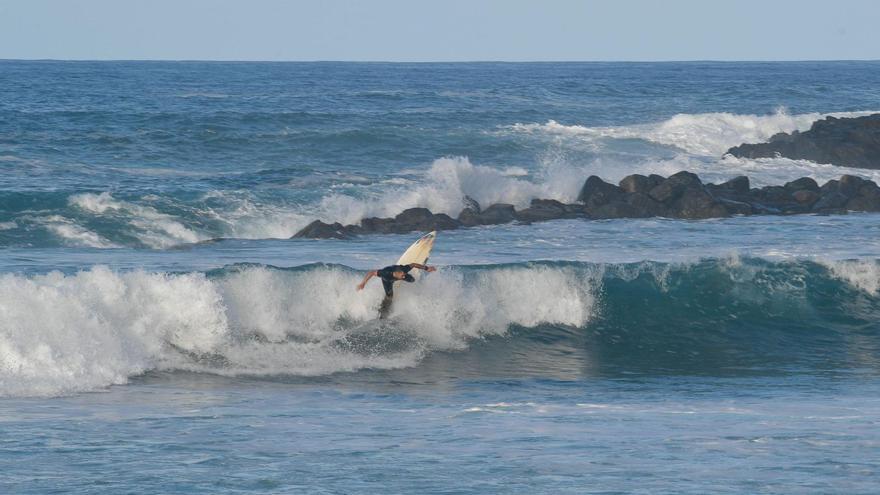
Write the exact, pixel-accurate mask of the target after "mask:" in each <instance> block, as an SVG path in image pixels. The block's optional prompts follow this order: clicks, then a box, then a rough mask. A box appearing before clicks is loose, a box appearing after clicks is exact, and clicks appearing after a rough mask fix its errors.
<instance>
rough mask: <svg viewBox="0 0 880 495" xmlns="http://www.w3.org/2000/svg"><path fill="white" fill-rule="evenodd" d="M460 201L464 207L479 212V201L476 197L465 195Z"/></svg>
mask: <svg viewBox="0 0 880 495" xmlns="http://www.w3.org/2000/svg"><path fill="white" fill-rule="evenodd" d="M462 201H463V202H464V209H466V210H473V211H475V212H477V213H480V203H478V202H477V200H476V199H474V198H472V197H470V196H467V195H466V196H465V197H464V199H462Z"/></svg>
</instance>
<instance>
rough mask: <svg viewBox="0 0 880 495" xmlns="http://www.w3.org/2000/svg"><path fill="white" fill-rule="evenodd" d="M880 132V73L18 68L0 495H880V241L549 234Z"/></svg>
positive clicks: (825, 229) (851, 220)
mask: <svg viewBox="0 0 880 495" xmlns="http://www.w3.org/2000/svg"><path fill="white" fill-rule="evenodd" d="M876 111H880V63H878V62H785V63H769V62H767V63H733V62H727V63H716V62H689V63H448V64H446V63H418V64H415V63H414V64H407V63H330V62H326V63H321V62H315V63H257V62H241V63H220V62H56V61H0V295H2V296H0V492H2V493H9V494H47V493H74V494H86V493H88V494H93V493H113V494H118V493H168V494H172V493H181V494H184V493H185V494H195V493H205V494H218V493H326V494H341V493H382V494H387V493H449V494H452V493H455V494H466V493H479V494H491V493H548V494H563V493H571V494H582V493H603V494H613V493H615V494H616V493H645V494H657V493H676V494H682V493H688V494H703V493H731V494H754V493H792V494H795V493H840V494H873V493H877V492H878V490H880V215H878V214H869V213H852V214H849V215H831V216H819V215H794V216H753V217H732V218H724V219H712V220H699V221H688V220H673V219H663V218H653V219H620V220H601V221H588V220H556V221H549V222H541V223H535V224H531V225H518V224H506V225H495V226H483V227H475V228H467V229H459V230H454V231H443V232H440V233H439V234H438V238H437V241H436V244H435V247H434V251H433V253H432V257H431V260H430V262H431V264H435V265H436V266H438V267H439V269H438V271H437V272H435V273H431V274H429V275H427V276H425V277H423V278H422V279H421V280H420V281H419V282H417V283H415V284H411V285H407V286H405V287H401V288H400V289H398V291H397V292H398V294H397V297H396V299H395V305H394V308H393V311H392V315H391V318H390V319H389V320H386V321H384V322H382V323H377V322H376V321H375V318H376V312H377V308H378V306H379V304H380V301H381V298H382V290H381V285H380V284H379V283H377V282H376V281H372V282H371V283H370V284H369V285H368V286H367V288H366V289H365V290H364V291H363V292H357V291H356V290H355V285H356V284H357V283H358V281H359V280H360V279H361V278H362V277H363V274H364V272H365V271H367V270H371V269H376V268H381V267H382V266H385V265H388V264H392V263H393V262H394V261H396V259H397V257H398V256H399V255H400V253H402V252H403V250H404V249H406V247H407V246H408V245H409V244H410V243H411V242H413V241H414V240H415V239H417V238H418V235H419V234H418V233H412V234H394V235H368V236H361V237H357V238H354V239H349V240H310V239H290V237H291V236H292V235H294V234H295V233H296V232H298V231H299V230H300V229H301V228H303V227H304V226H305V225H307V224H308V223H310V222H311V221H313V220H316V219H320V220H323V221H326V222H336V221H338V222H342V223H356V222H357V221H359V220H360V219H362V218H365V217H370V216H393V215H395V214H397V213H400V212H401V211H403V210H404V209H406V208H411V207H426V208H429V209H430V210H431V211H433V212H444V213H447V214H450V215H451V216H453V217H455V216H457V214H458V212H459V211H460V210H461V209H462V208H463V207H464V202H463V201H464V197H465V196H469V197H471V198H473V199H475V200H476V201H478V202H479V203H480V204H481V205H483V206H488V205H490V204H492V203H498V202H504V203H511V204H514V205H516V206H517V207H525V206H527V205H528V204H529V201H530V200H531V199H533V198H552V199H557V200H560V201H566V202H572V201H574V199H575V198H576V197H577V194H578V191H579V189H580V187H581V185H582V184H583V182H584V180H585V179H586V178H587V177H588V176H589V175H598V176H600V177H602V178H604V179H606V180H608V181H617V180H620V179H621V178H623V177H624V176H626V175H629V174H632V173H643V174H648V173H657V174H661V175H664V176H666V175H669V174H672V173H675V172H677V171H680V170H688V171H692V172H695V173H697V174H699V175H700V177H701V178H703V180H705V181H716V182H717V181H722V180H727V179H730V178H732V177H735V176H738V175H748V176H749V177H750V179H751V181H752V184H753V186H763V185H778V184H782V183H784V182H786V181H790V180H793V179H796V178H799V177H804V176H808V177H812V178H814V179H816V180H817V181H819V182H820V184H821V183H822V182H824V181H827V180H829V179H832V178H837V177H839V176H840V175H842V174H853V175H858V176H861V177H864V178H867V179H872V180H874V181H876V182H880V170H866V169H854V168H845V167H839V166H835V165H832V164H815V163H812V162H808V161H798V160H789V159H784V158H772V159H758V160H749V159H740V158H733V157H729V156H727V157H725V156H723V155H724V152H725V150H727V149H728V148H729V147H731V146H735V145H739V144H741V143H744V142H761V141H765V140H767V139H769V138H770V137H771V136H773V135H774V134H776V133H779V132H791V131H795V130H806V129H809V127H810V125H811V124H812V123H813V122H815V121H816V120H818V119H821V118H824V117H825V116H828V115H834V116H842V117H846V116H858V115H867V114H871V113H874V112H876Z"/></svg>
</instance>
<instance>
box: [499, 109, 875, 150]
mask: <svg viewBox="0 0 880 495" xmlns="http://www.w3.org/2000/svg"><path fill="white" fill-rule="evenodd" d="M873 113H877V112H876V111H862V112H837V113H827V114H821V113H806V114H799V115H790V114H789V113H788V112H787V111H786V110H785V109H783V108H780V109H778V110H777V111H776V112H775V113H773V114H770V115H749V114H732V113H726V112H716V113H701V114H678V115H674V116H673V117H671V118H669V119H667V120H664V121H662V122H657V123H651V124H639V125H632V126H619V127H586V126H581V125H563V124H560V123H558V122H556V121H554V120H550V121H548V122H547V123H544V124H514V125H513V126H511V129H513V130H515V131H518V132H526V133H546V134H549V135H557V136H560V135H561V136H570V137H582V138H586V139H593V140H595V139H597V138H616V139H626V138H630V139H645V140H647V141H652V142H655V143H659V144H663V145H667V146H675V147H677V148H679V149H681V150H683V151H686V152H688V153H692V154H696V155H703V156H714V157H720V156H721V155H722V154H723V153H724V152H725V151H727V150H728V149H729V148H731V147H733V146H737V145H740V144H743V143H759V142H763V141H767V140H768V139H770V137H771V136H773V135H774V134H777V133H780V132H787V133H791V132H792V131H796V130H797V131H805V130H807V129H809V128H810V126H811V125H812V124H813V122H815V121H817V120H820V119H823V118H825V117H829V116H832V117H859V116H863V115H870V114H873Z"/></svg>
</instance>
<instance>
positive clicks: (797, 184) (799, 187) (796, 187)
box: [783, 177, 819, 193]
mask: <svg viewBox="0 0 880 495" xmlns="http://www.w3.org/2000/svg"><path fill="white" fill-rule="evenodd" d="M783 187H784V188H786V189H788V190H789V191H791V192H792V193H793V192H795V191H813V192H819V184H816V181H815V180H813V179H811V178H809V177H801V178H800V179H796V180H793V181H791V182H786V183H785V185H784V186H783Z"/></svg>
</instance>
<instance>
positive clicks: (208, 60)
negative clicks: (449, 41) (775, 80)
mask: <svg viewBox="0 0 880 495" xmlns="http://www.w3.org/2000/svg"><path fill="white" fill-rule="evenodd" d="M0 62H205V63H210V62H216V63H346V64H566V63H568V64H577V63H581V64H589V63H621V64H625V63H630V64H644V63H707V62H708V63H804V62H880V58H842V59H808V58H805V59H681V60H676V59H656V60H650V59H644V60H638V59H633V60H626V59H594V60H491V59H486V60H479V59H475V60H378V59H377V60H343V59H338V60H336V59H309V60H282V59H275V60H273V59H250V60H248V59H232V58H230V59H197V58H180V59H174V58H94V59H91V58H6V57H0Z"/></svg>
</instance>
